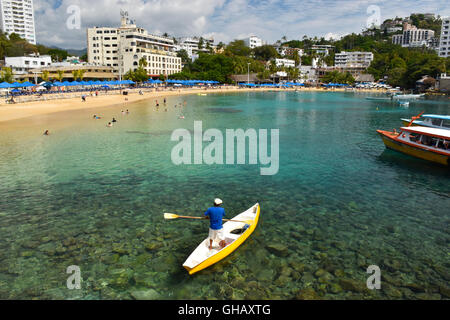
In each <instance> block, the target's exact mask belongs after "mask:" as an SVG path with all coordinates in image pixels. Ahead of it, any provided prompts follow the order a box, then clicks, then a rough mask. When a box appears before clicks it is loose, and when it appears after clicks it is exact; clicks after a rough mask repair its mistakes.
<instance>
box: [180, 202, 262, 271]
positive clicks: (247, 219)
mask: <svg viewBox="0 0 450 320" xmlns="http://www.w3.org/2000/svg"><path fill="white" fill-rule="evenodd" d="M259 215H260V206H259V204H255V205H254V206H253V207H251V208H250V209H248V210H247V211H245V212H243V213H241V214H239V215H237V216H236V217H234V218H233V219H232V220H236V221H242V222H235V221H230V222H227V223H225V224H224V225H223V234H224V237H225V242H226V247H225V248H223V249H221V248H220V247H219V245H218V244H214V245H213V248H212V250H210V249H209V239H208V238H207V239H205V240H204V241H202V243H200V245H199V246H198V247H197V249H195V251H194V252H193V253H192V254H191V255H190V256H189V258H188V259H187V260H186V262H185V263H184V264H183V267H184V268H185V269H186V270H187V271H188V272H189V274H190V275H193V274H195V273H197V272H199V271H201V270H203V269H206V268H208V267H210V266H212V265H213V264H215V263H217V262H219V261H221V260H223V259H224V258H225V257H227V256H228V255H230V254H231V253H232V252H234V251H235V250H236V249H237V248H238V247H239V246H240V245H241V244H242V243H243V242H244V241H245V240H247V239H248V237H250V235H251V234H252V233H253V231H255V229H256V226H257V225H258V222H259Z"/></svg>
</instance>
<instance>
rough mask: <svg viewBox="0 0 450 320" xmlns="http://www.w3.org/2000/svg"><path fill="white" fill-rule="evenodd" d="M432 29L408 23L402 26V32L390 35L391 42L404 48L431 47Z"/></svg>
mask: <svg viewBox="0 0 450 320" xmlns="http://www.w3.org/2000/svg"><path fill="white" fill-rule="evenodd" d="M433 40H434V31H433V30H429V29H418V28H416V27H415V26H413V25H410V24H409V23H405V24H404V26H403V34H397V35H394V36H392V43H393V44H398V45H401V46H402V47H404V48H415V47H422V46H426V47H432V45H433Z"/></svg>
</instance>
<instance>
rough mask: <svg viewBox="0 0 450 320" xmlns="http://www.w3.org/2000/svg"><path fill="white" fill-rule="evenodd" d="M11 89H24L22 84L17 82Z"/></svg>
mask: <svg viewBox="0 0 450 320" xmlns="http://www.w3.org/2000/svg"><path fill="white" fill-rule="evenodd" d="M11 88H22V84H21V83H19V82H17V81H16V82H14V83H13V84H12V85H11Z"/></svg>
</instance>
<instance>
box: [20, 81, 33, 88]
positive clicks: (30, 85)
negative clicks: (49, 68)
mask: <svg viewBox="0 0 450 320" xmlns="http://www.w3.org/2000/svg"><path fill="white" fill-rule="evenodd" d="M22 87H23V88H25V87H34V84H32V83H31V82H29V81H25V82H24V83H22Z"/></svg>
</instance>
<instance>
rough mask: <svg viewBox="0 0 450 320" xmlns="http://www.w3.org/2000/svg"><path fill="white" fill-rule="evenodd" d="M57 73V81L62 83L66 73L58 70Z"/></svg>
mask: <svg viewBox="0 0 450 320" xmlns="http://www.w3.org/2000/svg"><path fill="white" fill-rule="evenodd" d="M57 73H58V75H57V76H56V79H57V80H58V81H60V82H61V81H62V80H63V79H64V71H62V70H58V71H57Z"/></svg>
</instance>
